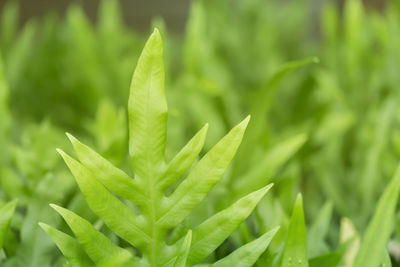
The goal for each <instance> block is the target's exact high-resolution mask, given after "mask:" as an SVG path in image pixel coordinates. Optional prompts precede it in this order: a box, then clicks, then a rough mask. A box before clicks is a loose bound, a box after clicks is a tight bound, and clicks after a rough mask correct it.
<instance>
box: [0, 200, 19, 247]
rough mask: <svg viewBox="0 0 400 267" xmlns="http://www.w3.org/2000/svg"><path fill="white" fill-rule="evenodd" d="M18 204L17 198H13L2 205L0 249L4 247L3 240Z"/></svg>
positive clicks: (0, 212)
mask: <svg viewBox="0 0 400 267" xmlns="http://www.w3.org/2000/svg"><path fill="white" fill-rule="evenodd" d="M16 206H17V200H13V201H10V202H8V203H6V204H4V205H3V206H2V207H0V249H1V248H2V247H3V242H4V239H5V237H6V234H7V231H8V228H9V227H10V223H11V219H12V217H13V215H14V211H15V207H16Z"/></svg>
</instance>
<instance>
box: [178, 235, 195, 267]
mask: <svg viewBox="0 0 400 267" xmlns="http://www.w3.org/2000/svg"><path fill="white" fill-rule="evenodd" d="M191 243H192V230H189V231H188V233H187V234H186V237H185V239H184V240H183V243H182V247H181V249H180V251H179V252H178V255H177V259H176V260H175V262H174V265H173V267H185V266H186V261H187V259H188V256H189V252H190V244H191Z"/></svg>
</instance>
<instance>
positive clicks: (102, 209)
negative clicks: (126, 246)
mask: <svg viewBox="0 0 400 267" xmlns="http://www.w3.org/2000/svg"><path fill="white" fill-rule="evenodd" d="M57 151H58V152H59V153H60V155H61V156H62V157H63V159H64V161H65V163H66V164H67V165H68V167H69V169H70V170H71V172H72V174H73V175H74V177H75V179H76V181H77V183H78V185H79V188H80V189H81V191H82V194H83V195H84V197H85V199H86V201H87V203H88V204H89V207H90V208H91V209H92V210H93V211H94V212H95V213H96V214H97V215H98V216H99V217H100V218H101V219H102V220H103V221H104V222H105V223H106V225H107V226H108V227H109V228H110V229H111V230H113V231H114V232H115V233H116V234H117V235H119V236H120V237H121V238H123V239H125V240H126V241H128V242H129V243H131V244H132V245H133V246H137V247H140V248H143V247H144V246H146V245H147V244H149V242H151V240H150V237H149V235H148V234H147V233H145V232H144V231H143V224H144V222H143V220H140V218H139V217H138V216H137V215H135V214H134V213H133V211H132V210H130V209H129V208H128V207H127V206H126V205H125V204H124V203H123V202H122V201H121V200H119V199H118V198H117V197H115V196H114V195H113V194H111V193H110V192H109V191H108V190H107V189H106V188H105V187H104V186H103V185H102V184H101V183H100V182H98V181H97V180H96V179H95V178H94V177H93V175H92V173H90V172H89V171H88V170H87V169H86V168H85V167H84V166H83V165H81V164H80V163H79V162H78V161H76V160H74V159H73V158H71V157H70V156H69V155H67V154H66V153H65V152H63V151H62V150H60V149H58V150H57ZM104 203H107V205H104ZM121 218H124V219H123V220H121ZM140 223H142V225H139V224H140Z"/></svg>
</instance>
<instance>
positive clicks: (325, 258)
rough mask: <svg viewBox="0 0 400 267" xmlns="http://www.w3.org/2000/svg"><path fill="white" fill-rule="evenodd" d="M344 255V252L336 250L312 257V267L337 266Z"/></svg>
mask: <svg viewBox="0 0 400 267" xmlns="http://www.w3.org/2000/svg"><path fill="white" fill-rule="evenodd" d="M342 257H343V255H342V253H340V252H336V251H334V252H331V253H328V254H324V255H322V256H318V257H315V258H312V259H311V260H310V267H320V266H324V267H337V266H338V265H339V263H340V261H341V260H342Z"/></svg>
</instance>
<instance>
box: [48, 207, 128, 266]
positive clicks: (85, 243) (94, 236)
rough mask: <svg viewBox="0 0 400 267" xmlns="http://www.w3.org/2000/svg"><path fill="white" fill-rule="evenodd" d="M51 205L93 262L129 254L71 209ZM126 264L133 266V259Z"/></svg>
mask: <svg viewBox="0 0 400 267" xmlns="http://www.w3.org/2000/svg"><path fill="white" fill-rule="evenodd" d="M51 207H52V208H53V209H55V210H56V211H57V212H58V213H59V214H60V215H61V216H62V217H63V218H64V220H65V221H66V222H67V224H68V225H69V227H70V228H71V230H72V231H73V232H74V234H75V236H76V237H77V239H78V241H79V243H80V244H81V246H82V247H83V249H84V250H85V251H86V253H87V255H88V256H89V257H90V258H91V259H92V261H93V262H94V263H96V264H99V263H102V262H104V261H106V260H108V259H112V258H114V257H118V256H119V255H120V254H121V253H125V254H128V255H129V253H130V252H128V251H126V250H124V249H122V248H120V247H118V246H116V245H115V244H113V243H112V242H111V241H110V240H109V239H108V238H107V237H106V236H104V235H103V234H102V233H100V232H98V231H97V230H96V229H95V228H94V227H93V226H92V225H91V224H90V223H89V222H88V221H86V220H85V219H83V218H81V217H79V216H78V215H76V214H75V213H73V212H72V211H69V210H67V209H64V208H62V207H59V206H57V205H54V204H51ZM132 257H133V256H132ZM126 266H132V267H133V266H134V263H133V260H132V261H130V262H129V263H128V264H126Z"/></svg>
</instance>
